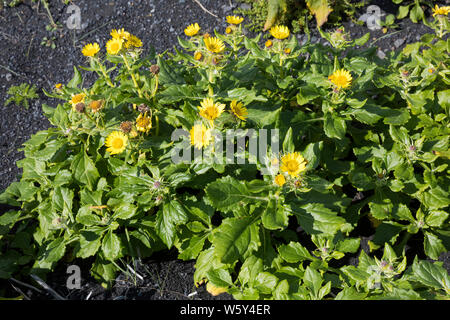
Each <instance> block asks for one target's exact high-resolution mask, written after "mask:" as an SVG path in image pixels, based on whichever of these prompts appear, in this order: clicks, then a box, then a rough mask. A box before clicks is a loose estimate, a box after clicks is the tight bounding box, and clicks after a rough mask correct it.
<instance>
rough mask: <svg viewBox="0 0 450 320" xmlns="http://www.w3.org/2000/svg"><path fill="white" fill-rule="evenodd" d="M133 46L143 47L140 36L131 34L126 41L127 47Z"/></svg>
mask: <svg viewBox="0 0 450 320" xmlns="http://www.w3.org/2000/svg"><path fill="white" fill-rule="evenodd" d="M131 47H135V48H140V47H142V41H141V39H139V38H138V37H136V36H135V35H132V34H130V36H129V37H128V39H127V42H125V48H127V49H128V48H131Z"/></svg>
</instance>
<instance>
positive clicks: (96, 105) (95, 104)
mask: <svg viewBox="0 0 450 320" xmlns="http://www.w3.org/2000/svg"><path fill="white" fill-rule="evenodd" d="M104 102H105V101H104V100H95V101H92V102H91V103H90V104H89V108H91V110H92V112H93V113H96V112H98V111H100V109H101V108H103V104H104Z"/></svg>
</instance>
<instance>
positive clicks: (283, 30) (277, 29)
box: [269, 25, 290, 40]
mask: <svg viewBox="0 0 450 320" xmlns="http://www.w3.org/2000/svg"><path fill="white" fill-rule="evenodd" d="M269 32H270V34H271V35H272V37H274V38H275V39H279V40H283V39H286V38H287V37H289V35H290V31H289V28H288V27H286V26H281V25H278V26H274V27H272V28H270V30H269Z"/></svg>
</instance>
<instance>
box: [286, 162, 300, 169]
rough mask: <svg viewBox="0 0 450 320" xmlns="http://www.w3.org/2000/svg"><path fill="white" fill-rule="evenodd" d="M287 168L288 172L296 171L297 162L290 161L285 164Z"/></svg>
mask: <svg viewBox="0 0 450 320" xmlns="http://www.w3.org/2000/svg"><path fill="white" fill-rule="evenodd" d="M287 168H288V170H289V171H296V170H297V169H298V163H297V161H294V160H291V161H289V162H288V163H287Z"/></svg>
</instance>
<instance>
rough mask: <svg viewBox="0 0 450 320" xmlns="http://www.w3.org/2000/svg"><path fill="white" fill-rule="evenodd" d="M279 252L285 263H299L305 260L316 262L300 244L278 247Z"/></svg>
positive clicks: (291, 243)
mask: <svg viewBox="0 0 450 320" xmlns="http://www.w3.org/2000/svg"><path fill="white" fill-rule="evenodd" d="M278 252H279V253H280V256H281V258H283V260H284V261H286V262H289V263H298V262H299V261H304V260H310V261H313V260H316V258H314V257H313V256H312V255H311V254H310V253H309V251H308V249H306V248H305V247H303V246H302V245H301V244H300V243H299V242H293V241H291V242H289V244H286V245H281V246H280V247H278Z"/></svg>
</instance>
